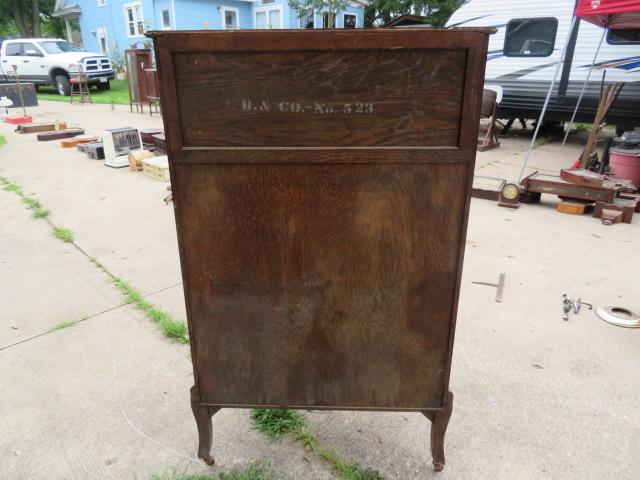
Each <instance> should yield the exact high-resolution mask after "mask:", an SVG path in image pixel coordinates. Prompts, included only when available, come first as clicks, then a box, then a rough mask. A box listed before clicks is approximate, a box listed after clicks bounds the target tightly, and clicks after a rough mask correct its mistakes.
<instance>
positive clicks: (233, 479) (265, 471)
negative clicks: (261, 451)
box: [149, 464, 275, 480]
mask: <svg viewBox="0 0 640 480" xmlns="http://www.w3.org/2000/svg"><path fill="white" fill-rule="evenodd" d="M272 479H275V475H274V474H273V472H272V471H271V470H270V469H269V468H268V467H266V466H265V465H262V464H255V465H251V466H249V467H245V468H234V469H233V470H231V471H230V472H228V473H225V472H213V473H208V474H204V475H203V474H193V473H170V474H165V475H152V476H151V477H149V480H272Z"/></svg>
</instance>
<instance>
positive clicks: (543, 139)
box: [535, 132, 562, 147]
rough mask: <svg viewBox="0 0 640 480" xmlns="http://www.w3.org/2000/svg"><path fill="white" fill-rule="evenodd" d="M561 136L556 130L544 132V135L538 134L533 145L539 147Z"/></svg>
mask: <svg viewBox="0 0 640 480" xmlns="http://www.w3.org/2000/svg"><path fill="white" fill-rule="evenodd" d="M561 137H562V135H561V134H559V133H556V132H550V133H545V134H544V135H540V136H539V137H538V138H537V139H536V143H535V146H536V147H541V146H542V145H546V144H548V143H553V142H555V141H556V140H559V139H560V138H561Z"/></svg>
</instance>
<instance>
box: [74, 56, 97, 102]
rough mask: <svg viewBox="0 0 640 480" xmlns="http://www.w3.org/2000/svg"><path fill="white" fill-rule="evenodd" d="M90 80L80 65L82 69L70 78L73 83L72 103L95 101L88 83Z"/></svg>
mask: <svg viewBox="0 0 640 480" xmlns="http://www.w3.org/2000/svg"><path fill="white" fill-rule="evenodd" d="M88 80H89V77H88V76H87V74H86V73H83V72H82V66H80V71H79V72H78V73H77V74H76V75H75V76H73V77H71V79H70V80H69V83H71V103H80V105H84V104H85V103H93V100H92V99H91V92H90V91H89V85H88V84H87V81H88ZM74 99H75V102H74Z"/></svg>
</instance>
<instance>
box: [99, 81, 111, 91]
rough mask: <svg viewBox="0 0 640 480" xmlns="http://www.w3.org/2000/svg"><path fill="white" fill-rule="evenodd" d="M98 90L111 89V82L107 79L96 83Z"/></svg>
mask: <svg viewBox="0 0 640 480" xmlns="http://www.w3.org/2000/svg"><path fill="white" fill-rule="evenodd" d="M96 85H97V86H98V90H111V83H110V82H109V81H108V80H107V81H106V82H105V83H102V82H100V83H97V84H96Z"/></svg>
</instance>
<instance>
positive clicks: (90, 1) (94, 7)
mask: <svg viewBox="0 0 640 480" xmlns="http://www.w3.org/2000/svg"><path fill="white" fill-rule="evenodd" d="M367 3H368V0H351V2H350V3H349V6H348V7H347V9H346V10H345V11H341V12H339V13H338V15H337V18H336V21H335V26H336V28H362V27H363V26H364V7H365V6H366V5H367ZM54 15H55V16H57V17H60V18H63V19H64V20H65V22H66V25H67V37H68V40H69V41H71V42H73V43H79V41H80V37H81V41H82V43H83V45H84V48H85V49H86V50H88V51H95V52H103V53H104V54H106V55H108V56H111V57H112V58H113V57H114V55H115V56H117V55H118V54H122V52H123V51H124V50H125V49H126V48H129V46H130V45H132V44H135V43H138V42H144V41H146V40H147V39H146V37H145V36H144V32H146V31H148V30H200V29H236V30H237V29H241V30H243V29H256V28H260V29H262V28H323V27H325V26H326V25H328V20H329V19H328V13H327V12H323V11H315V12H314V11H309V12H308V13H307V14H306V15H303V16H302V17H300V16H299V14H298V12H297V11H296V10H294V9H292V8H291V7H289V5H288V3H287V0H56V4H55V10H54ZM78 30H79V34H78Z"/></svg>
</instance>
